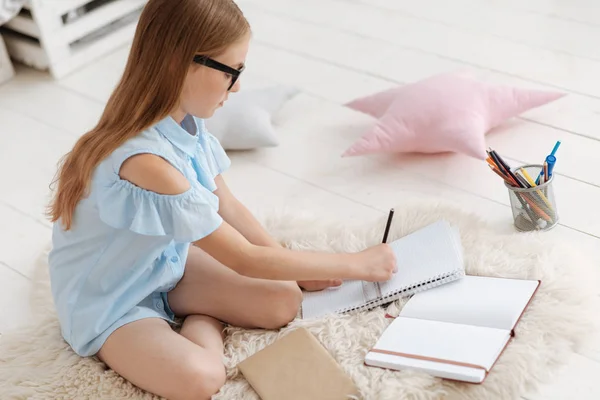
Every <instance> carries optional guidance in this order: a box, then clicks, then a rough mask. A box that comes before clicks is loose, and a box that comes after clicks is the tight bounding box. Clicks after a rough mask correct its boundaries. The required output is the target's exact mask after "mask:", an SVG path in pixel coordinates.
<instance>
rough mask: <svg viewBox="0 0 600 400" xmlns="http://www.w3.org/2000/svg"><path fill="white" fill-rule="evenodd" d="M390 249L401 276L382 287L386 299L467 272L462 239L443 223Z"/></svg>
mask: <svg viewBox="0 0 600 400" xmlns="http://www.w3.org/2000/svg"><path fill="white" fill-rule="evenodd" d="M390 246H391V248H392V250H393V251H394V254H395V255H396V263H397V265H398V272H396V273H395V274H394V275H393V276H392V278H391V279H390V280H389V281H387V282H382V283H381V291H382V293H383V295H384V296H386V295H389V294H392V293H394V292H396V291H398V290H400V289H402V288H405V287H408V286H412V285H415V284H419V283H421V282H427V281H429V280H433V279H435V278H439V277H441V276H451V275H453V274H455V273H457V272H461V273H462V271H463V270H464V265H463V255H462V248H461V244H460V237H459V235H458V232H457V231H456V229H454V228H453V227H452V226H451V225H450V224H449V223H448V222H446V221H444V220H441V221H437V222H434V223H432V224H430V225H427V226H425V227H424V228H421V229H419V230H417V231H415V232H413V233H411V234H409V235H406V236H404V237H402V238H400V239H398V240H395V241H393V242H391V243H390Z"/></svg>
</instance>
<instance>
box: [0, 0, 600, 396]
mask: <svg viewBox="0 0 600 400" xmlns="http://www.w3.org/2000/svg"><path fill="white" fill-rule="evenodd" d="M239 3H240V5H241V7H242V9H243V10H244V12H245V13H246V15H247V17H248V18H249V20H250V22H251V24H252V25H253V31H254V40H253V44H252V47H251V50H250V54H249V58H248V72H247V73H245V76H244V78H243V81H242V82H243V83H242V84H243V85H246V87H252V86H254V85H260V84H264V83H272V82H280V83H288V84H293V85H296V86H298V87H299V88H301V89H302V93H301V94H300V95H299V96H297V97H296V98H295V99H293V100H292V101H291V102H290V103H289V104H288V105H287V106H286V107H285V109H284V110H283V111H282V113H281V114H280V115H279V116H278V119H277V123H278V130H279V133H280V135H281V145H280V146H279V147H277V148H272V149H264V150H260V151H257V152H251V153H232V154H231V158H232V159H233V167H232V169H231V170H230V171H229V172H228V173H227V174H226V179H227V180H228V182H229V184H230V185H231V187H232V188H233V190H234V191H235V192H236V193H237V194H238V196H239V197H240V198H241V199H242V200H243V201H245V202H246V204H247V205H248V206H249V207H250V208H252V209H257V210H258V209H264V208H273V207H283V206H286V207H303V208H309V209H313V210H316V209H318V210H327V211H328V212H330V213H331V214H332V216H338V217H340V218H353V217H355V216H367V217H368V216H376V215H380V214H381V213H384V212H386V210H387V209H388V208H389V207H390V206H393V205H395V204H396V203H397V202H400V201H404V200H406V199H421V198H433V199H438V200H439V199H445V200H447V201H451V202H455V203H457V204H459V205H460V206H462V207H464V208H465V209H467V210H470V211H472V212H475V213H477V214H479V215H480V216H482V217H484V218H485V219H487V220H488V221H489V222H490V223H491V224H492V226H493V227H494V228H495V229H497V230H499V231H503V232H510V231H512V226H511V216H510V209H509V208H508V196H507V193H506V191H505V188H504V187H503V186H502V185H501V184H500V183H499V182H498V180H497V179H496V178H495V177H494V176H492V175H491V173H490V171H489V170H488V169H487V167H486V166H485V164H484V163H482V162H478V161H476V160H473V159H470V158H467V157H465V156H461V155H443V156H418V155H410V156H407V157H403V158H396V159H392V158H390V157H360V158H352V159H341V158H340V157H339V155H340V154H341V153H342V152H343V150H345V148H346V147H348V146H349V144H350V143H351V142H352V141H353V140H355V139H356V138H357V137H358V136H359V135H360V133H361V132H362V131H363V130H364V129H365V128H366V127H367V126H368V124H369V123H370V122H369V120H368V119H367V118H365V117H364V116H361V115H357V113H353V112H351V111H349V110H347V109H345V108H343V107H342V106H341V104H343V103H344V102H345V101H348V100H351V99H353V98H355V97H358V96H362V95H365V94H368V93H373V92H375V91H378V90H382V89H385V88H389V87H391V86H394V85H396V84H399V83H405V82H413V81H416V80H419V79H422V78H425V77H427V76H430V75H432V74H435V73H439V72H442V71H449V70H455V69H458V68H462V67H469V68H471V69H473V70H475V71H477V72H478V73H479V74H480V76H482V77H483V78H485V79H488V80H490V81H494V82H502V83H510V84H515V85H521V86H525V87H537V88H548V89H556V90H561V91H565V92H567V93H569V95H568V96H567V97H565V98H563V99H561V100H559V101H557V102H555V103H553V104H550V105H548V106H545V107H542V108H539V109H537V110H534V111H531V112H528V113H526V114H524V115H523V116H522V118H518V119H516V120H514V121H511V122H510V123H508V124H506V125H505V126H504V127H502V128H500V129H497V130H496V131H495V132H493V133H492V134H490V135H489V136H488V143H489V145H491V146H492V147H494V148H495V149H497V150H498V151H499V152H500V154H503V155H505V156H506V157H507V158H508V159H509V161H510V162H512V163H514V164H515V165H516V164H517V163H530V162H532V163H539V162H540V161H542V160H543V158H544V157H545V155H546V154H547V153H548V152H549V151H550V150H551V148H552V146H553V145H554V143H555V141H556V140H561V141H562V146H561V147H560V150H559V152H558V154H557V156H558V159H559V161H558V164H557V167H556V173H557V178H556V195H557V198H558V206H559V210H560V214H561V224H560V226H558V227H557V228H556V229H554V230H553V231H551V232H548V235H553V236H557V237H560V238H563V239H564V240H568V241H570V242H572V243H574V244H576V245H579V246H581V249H582V251H583V252H586V253H587V254H589V256H590V257H591V258H593V259H594V260H595V262H596V263H597V264H598V267H599V268H600V211H599V210H600V172H599V171H600V170H599V169H598V166H597V162H598V160H599V159H600V157H599V154H600V46H598V43H600V5H599V4H598V3H597V2H596V1H595V0H571V1H568V0H562V1H560V0H528V1H520V0H497V1H494V0H453V1H452V2H446V1H443V0H420V1H411V0H302V1H300V0H242V1H240V2H239ZM127 50H128V49H127V48H122V49H119V50H117V51H115V52H114V53H113V54H111V55H110V56H108V57H105V58H103V59H102V60H100V61H98V62H97V63H95V64H94V65H91V66H89V67H86V68H84V69H82V70H79V71H77V72H75V73H73V74H72V75H71V76H69V77H67V78H65V79H62V80H60V81H53V80H52V79H51V78H49V77H48V75H47V74H45V73H42V72H38V71H33V70H31V69H28V68H25V67H17V70H18V76H17V77H16V78H15V79H14V80H13V81H11V82H9V83H7V84H5V85H2V86H0V184H1V187H2V190H1V191H0V221H2V222H3V223H2V227H1V228H0V304H1V305H2V306H0V334H1V333H2V332H4V331H6V330H8V329H10V328H12V327H15V326H17V325H19V324H21V323H23V322H24V321H27V319H28V290H29V289H30V287H31V282H30V278H31V276H32V270H31V266H32V264H33V260H34V259H35V257H36V256H37V255H38V254H39V252H40V251H41V250H42V249H43V248H45V246H46V245H47V244H48V241H49V240H50V225H49V224H48V222H47V221H46V220H44V218H43V216H42V211H43V207H44V205H45V203H46V201H47V198H46V194H47V192H48V184H49V182H50V180H51V179H52V176H53V174H54V167H55V164H56V161H57V160H58V158H59V157H60V156H61V155H63V154H64V153H65V152H66V151H68V150H69V149H70V146H71V145H72V144H73V143H74V141H75V140H76V139H77V137H78V135H80V134H82V133H83V132H84V131H85V130H86V129H88V128H90V127H91V126H92V125H93V124H94V122H95V121H96V120H97V118H98V116H99V114H100V112H101V111H102V107H103V102H104V101H106V99H107V97H108V95H109V94H110V91H111V89H112V87H113V85H114V84H115V82H116V80H117V79H118V77H119V74H120V72H121V70H122V68H123V65H124V62H125V58H126V55H127ZM299 126H301V127H302V128H299ZM308 156H311V157H313V159H312V160H310V162H309V161H308ZM565 267H568V266H565ZM585 278H586V277H582V279H585ZM598 336H599V340H598V341H597V343H596V344H595V345H593V346H591V347H590V348H589V349H586V350H585V351H581V352H580V353H579V354H576V355H575V356H574V357H573V358H572V359H571V360H570V361H569V363H568V365H567V367H565V368H564V370H562V371H561V372H560V374H559V375H558V377H557V379H556V380H554V381H553V382H552V383H550V384H548V385H547V386H545V387H544V388H543V389H542V391H541V392H538V393H531V394H529V395H527V396H526V398H527V399H530V400H534V399H535V400H537V399H545V400H547V399H565V398H576V399H597V398H600V388H599V386H598V385H596V384H595V383H596V382H595V379H596V380H597V378H598V377H599V376H600V335H598Z"/></svg>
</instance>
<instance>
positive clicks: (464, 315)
mask: <svg viewBox="0 0 600 400" xmlns="http://www.w3.org/2000/svg"><path fill="white" fill-rule="evenodd" d="M538 285H539V282H538V281H532V280H520V279H506V278H492V277H481V276H471V275H467V276H465V277H463V278H462V279H460V280H457V281H454V282H450V283H447V284H445V285H443V286H439V287H437V288H433V289H431V290H428V291H426V292H421V293H417V294H415V295H414V296H413V297H412V298H411V299H410V300H409V301H408V303H407V304H406V305H405V306H404V308H403V309H402V312H401V313H400V315H401V316H403V317H410V318H417V319H428V320H434V321H444V322H453V323H456V324H468V325H477V326H486V327H490V328H499V329H506V330H511V329H513V328H514V326H515V324H516V322H517V320H518V318H519V317H520V315H521V314H522V312H523V310H524V309H525V307H526V305H527V303H528V302H529V300H530V299H531V297H532V296H533V293H534V292H535V290H536V288H537V287H538Z"/></svg>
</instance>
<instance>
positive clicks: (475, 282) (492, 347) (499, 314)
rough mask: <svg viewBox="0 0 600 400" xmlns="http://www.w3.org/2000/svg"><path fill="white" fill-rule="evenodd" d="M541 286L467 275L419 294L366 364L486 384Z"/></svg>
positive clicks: (386, 334) (390, 328) (368, 354)
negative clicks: (487, 378) (484, 382)
mask: <svg viewBox="0 0 600 400" xmlns="http://www.w3.org/2000/svg"><path fill="white" fill-rule="evenodd" d="M539 285H540V282H539V281H536V280H519V279H507V278H492V277H479V276H465V277H464V278H463V279H461V280H459V281H456V282H452V283H449V284H448V285H444V286H442V287H438V288H435V289H433V290H430V291H427V292H423V293H418V294H416V295H414V296H413V297H412V298H411V299H410V300H409V301H408V303H407V304H406V305H405V306H404V308H403V309H402V311H401V313H400V315H399V316H398V317H397V318H396V319H395V320H394V321H393V322H392V323H391V324H390V325H389V326H388V327H387V328H386V330H385V331H384V332H383V334H382V335H381V337H380V338H379V340H378V341H377V343H376V344H375V346H374V347H373V348H372V349H371V350H370V351H369V352H368V353H367V355H366V357H365V364H367V365H370V366H375V367H382V368H388V369H396V370H402V369H413V370H419V371H422V372H426V373H429V374H431V375H434V376H437V377H441V378H446V379H452V380H459V381H464V382H471V383H481V382H483V380H484V379H485V378H486V376H487V374H488V373H489V372H490V370H491V369H492V367H493V365H494V364H495V363H496V361H497V360H498V358H499V357H500V355H501V354H502V352H503V351H504V349H505V348H506V346H507V344H508V342H509V341H510V339H511V338H512V337H513V336H514V328H515V326H516V325H517V324H518V322H519V320H520V318H521V316H522V315H523V313H524V312H525V310H526V309H527V307H528V305H529V303H530V302H531V300H532V298H533V297H534V295H535V293H536V291H537V289H538V287H539Z"/></svg>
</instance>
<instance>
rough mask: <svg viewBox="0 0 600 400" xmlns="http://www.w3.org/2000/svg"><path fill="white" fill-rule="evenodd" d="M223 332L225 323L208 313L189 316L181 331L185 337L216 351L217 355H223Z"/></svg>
mask: <svg viewBox="0 0 600 400" xmlns="http://www.w3.org/2000/svg"><path fill="white" fill-rule="evenodd" d="M223 332H224V331H223V324H222V323H221V322H220V321H218V320H216V319H214V318H213V317H209V316H207V315H189V316H187V317H186V318H185V320H184V321H183V326H182V327H181V331H180V333H181V335H182V336H183V337H186V338H188V339H189V340H190V341H192V342H194V343H196V344H197V345H198V346H200V347H202V348H204V349H206V351H210V352H212V353H214V354H215V355H216V356H217V357H221V356H222V355H223V339H224V334H223Z"/></svg>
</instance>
